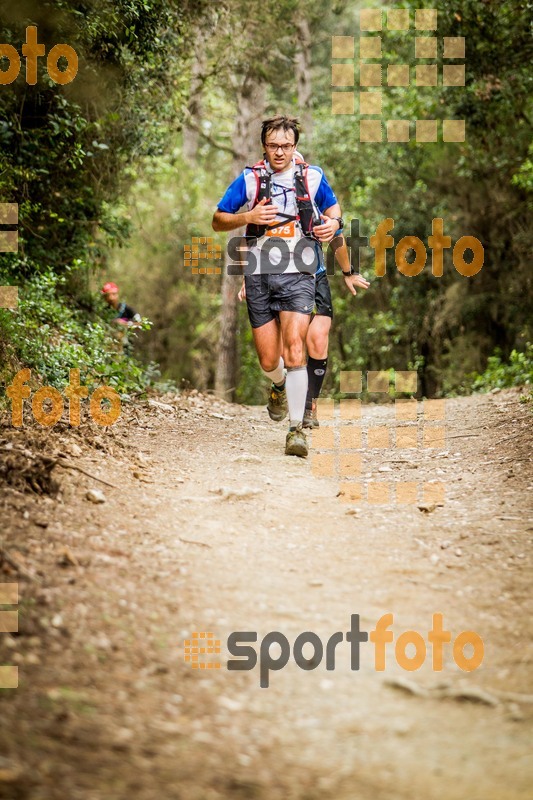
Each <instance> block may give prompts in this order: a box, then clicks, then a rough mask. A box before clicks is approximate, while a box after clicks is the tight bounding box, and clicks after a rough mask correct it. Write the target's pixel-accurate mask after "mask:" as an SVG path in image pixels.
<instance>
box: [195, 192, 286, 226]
mask: <svg viewBox="0 0 533 800" xmlns="http://www.w3.org/2000/svg"><path fill="white" fill-rule="evenodd" d="M267 203H268V201H267V199H266V198H263V199H262V200H260V201H259V203H258V204H257V205H256V206H255V208H252V210H251V211H242V212H240V213H238V214H230V213H229V212H228V211H220V209H218V208H217V210H216V211H215V213H214V214H213V221H212V223H211V225H212V227H213V230H214V231H217V232H219V231H234V230H236V229H237V228H242V227H243V226H244V225H250V224H254V225H272V223H273V222H274V220H275V219H276V216H277V213H278V209H277V206H275V205H273V204H272V203H270V204H268V205H267Z"/></svg>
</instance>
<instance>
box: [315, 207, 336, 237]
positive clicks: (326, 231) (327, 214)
mask: <svg viewBox="0 0 533 800" xmlns="http://www.w3.org/2000/svg"><path fill="white" fill-rule="evenodd" d="M320 216H321V218H322V220H323V223H322V225H317V226H316V227H315V228H313V233H314V234H315V236H316V238H317V239H318V240H319V242H331V240H332V239H333V237H334V236H335V234H336V233H337V231H338V230H339V228H340V225H339V221H338V220H337V219H334V217H340V216H341V207H340V205H339V204H338V203H334V204H333V205H332V206H330V207H329V208H326V210H325V211H324V212H323V213H322V214H320Z"/></svg>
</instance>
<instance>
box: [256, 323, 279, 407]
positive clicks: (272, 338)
mask: <svg viewBox="0 0 533 800" xmlns="http://www.w3.org/2000/svg"><path fill="white" fill-rule="evenodd" d="M252 334H253V337H254V343H255V349H256V351H257V355H258V357H259V363H260V364H261V369H262V370H263V374H264V375H265V376H266V377H267V378H268V379H269V380H270V381H272V385H271V388H270V394H269V398H268V404H267V411H268V414H269V416H270V419H272V420H274V422H281V420H283V419H285V417H286V416H287V410H288V408H287V396H286V394H285V370H284V364H283V358H282V357H281V348H282V342H281V330H280V324H279V322H278V320H276V319H273V320H270V322H267V323H266V324H265V325H261V327H259V328H252Z"/></svg>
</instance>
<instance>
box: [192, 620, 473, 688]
mask: <svg viewBox="0 0 533 800" xmlns="http://www.w3.org/2000/svg"><path fill="white" fill-rule="evenodd" d="M350 622H351V626H350V630H349V631H346V633H345V634H344V633H342V631H336V632H335V633H333V634H332V635H331V636H330V637H329V639H328V641H327V642H326V643H325V645H324V644H323V642H322V639H321V638H320V636H319V635H318V634H317V633H314V632H313V631H304V632H303V633H300V634H299V635H298V636H297V637H296V639H295V640H294V642H293V644H292V657H293V659H294V662H295V663H296V665H297V666H298V667H299V668H300V669H302V670H305V671H310V670H314V669H317V667H319V666H320V665H321V664H322V662H323V661H324V660H325V667H326V670H328V671H333V670H335V668H336V658H337V645H339V644H341V642H344V641H346V642H348V643H349V645H350V649H349V658H350V669H351V670H352V671H354V672H357V671H359V669H360V667H361V653H360V651H361V644H362V643H365V642H368V641H369V640H370V642H371V643H372V644H373V645H374V665H373V668H374V669H375V670H376V672H383V671H384V670H385V669H386V666H387V655H389V656H390V655H392V648H390V649H389V650H388V649H387V645H391V644H392V643H393V641H394V633H393V632H392V631H391V630H390V627H391V626H392V625H393V624H394V615H393V614H391V613H388V614H384V615H383V616H382V617H380V618H379V620H378V621H377V623H376V627H375V628H374V630H372V631H370V633H369V632H368V631H362V630H361V628H360V627H359V614H352V615H351V618H350ZM214 637H215V635H214V634H213V633H206V632H201V633H197V632H195V633H193V634H192V639H187V640H185V642H184V658H185V661H186V662H187V663H189V664H190V665H191V666H192V667H194V668H197V669H198V668H201V669H203V670H206V669H220V668H221V666H222V664H221V661H220V652H221V648H220V640H218V639H217V640H215V638H214ZM345 637H346V638H345ZM257 642H258V634H257V632H256V631H233V632H232V633H230V635H229V636H228V639H227V642H226V647H227V649H228V652H229V654H230V655H232V656H236V658H231V659H228V660H227V662H226V669H227V670H229V671H230V672H234V671H250V670H253V669H255V668H256V667H257V665H258V664H259V685H260V687H261V688H262V689H267V688H268V687H269V685H270V673H271V672H279V671H280V670H282V669H283V668H284V667H285V666H286V665H287V664H288V663H289V658H290V656H291V644H290V642H289V640H288V638H287V637H286V636H285V634H283V633H281V631H270V633H267V634H266V636H264V637H263V638H262V639H261V642H260V645H259V653H258V652H257V649H256V648H255V647H253V646H252V645H253V644H255V643H257ZM427 643H429V644H430V645H431V651H432V669H433V671H434V672H441V671H442V669H443V668H444V649H445V648H444V646H445V645H446V644H451V643H452V633H451V631H448V630H445V628H444V615H443V614H440V613H436V614H433V624H432V628H431V630H430V631H428V633H427ZM304 647H306V648H307V650H308V652H309V651H310V653H309V655H307V656H306V655H304ZM451 647H452V656H453V660H454V662H455V664H456V665H457V666H458V667H459V669H462V670H463V671H465V672H472V671H473V670H475V669H477V668H478V667H480V666H481V664H482V662H483V656H484V645H483V639H482V638H481V636H479V634H477V633H476V632H475V631H461V633H459V634H458V635H457V636H456V637H455V639H454V640H453V644H451ZM467 647H468V648H470V650H471V652H470V653H469V654H468V655H466V654H465V648H467ZM271 648H276V649H277V650H278V651H279V652H278V654H277V655H275V654H273V653H272V652H271ZM407 648H410V652H412V650H413V649H414V653H413V654H412V655H408V654H407ZM427 651H428V647H427V644H426V639H425V638H424V636H423V635H422V634H421V633H419V632H418V631H412V630H409V631H404V632H403V633H401V634H400V635H399V636H398V638H397V639H396V642H395V644H394V659H395V661H396V664H397V665H398V666H399V667H401V668H402V669H404V670H407V671H409V672H413V671H415V670H417V669H420V667H421V666H422V665H423V664H424V663H425V661H426V657H427ZM208 654H213V655H215V654H216V661H208V660H205V658H202V656H206V655H208ZM340 657H341V658H344V660H345V661H346V652H344V654H343V655H342V656H340Z"/></svg>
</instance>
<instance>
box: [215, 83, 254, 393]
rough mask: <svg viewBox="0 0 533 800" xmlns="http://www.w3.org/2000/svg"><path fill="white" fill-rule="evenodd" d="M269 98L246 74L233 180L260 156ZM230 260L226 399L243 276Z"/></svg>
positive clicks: (223, 322) (222, 354)
mask: <svg viewBox="0 0 533 800" xmlns="http://www.w3.org/2000/svg"><path fill="white" fill-rule="evenodd" d="M265 100H266V86H265V84H264V83H260V82H259V81H258V80H257V79H255V78H254V77H251V76H247V77H246V78H245V79H244V81H243V83H242V85H241V86H240V89H239V91H238V94H237V109H238V112H237V118H236V121H235V128H234V131H233V146H234V147H235V149H236V150H237V152H238V153H239V155H238V156H237V157H236V158H234V160H233V164H232V176H231V177H232V180H233V178H234V177H235V176H236V175H238V174H239V172H241V171H242V169H243V167H244V166H245V165H246V164H248V165H249V164H254V163H255V162H256V161H257V160H258V159H259V158H260V156H261V145H260V140H259V132H260V129H261V120H262V117H263V113H264V108H265ZM243 233H244V230H243V229H238V230H235V231H231V232H230V234H229V236H242V235H243ZM229 263H231V260H230V259H229V257H228V255H227V253H226V257H225V262H224V273H223V276H222V290H221V291H222V308H221V310H220V337H219V342H218V354H217V366H216V373H215V394H216V395H217V396H218V397H222V398H224V399H225V400H230V401H233V400H235V390H236V386H237V319H238V302H239V301H238V299H237V294H238V291H239V288H240V285H241V278H239V277H236V276H234V275H228V264H229Z"/></svg>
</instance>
